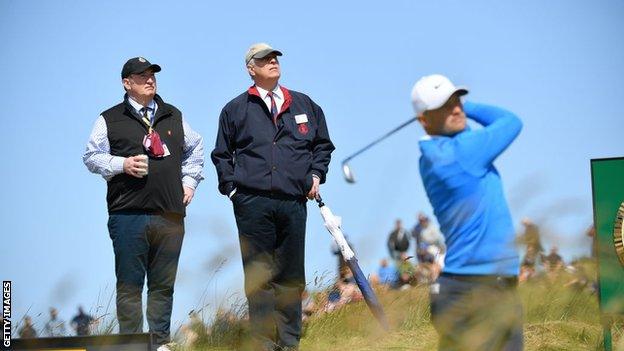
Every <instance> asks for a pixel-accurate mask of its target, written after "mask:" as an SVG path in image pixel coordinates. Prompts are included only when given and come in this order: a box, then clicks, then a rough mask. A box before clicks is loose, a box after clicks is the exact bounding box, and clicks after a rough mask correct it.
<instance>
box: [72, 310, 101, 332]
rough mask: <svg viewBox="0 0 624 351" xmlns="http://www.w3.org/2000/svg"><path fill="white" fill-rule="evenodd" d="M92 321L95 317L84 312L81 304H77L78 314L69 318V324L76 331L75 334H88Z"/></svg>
mask: <svg viewBox="0 0 624 351" xmlns="http://www.w3.org/2000/svg"><path fill="white" fill-rule="evenodd" d="M94 322H95V319H93V317H91V316H90V315H88V314H86V313H84V311H83V309H82V306H78V314H77V315H76V316H75V317H74V318H73V319H72V320H71V326H72V328H74V330H75V331H76V335H77V336H84V335H90V334H91V329H90V327H91V324H92V323H94Z"/></svg>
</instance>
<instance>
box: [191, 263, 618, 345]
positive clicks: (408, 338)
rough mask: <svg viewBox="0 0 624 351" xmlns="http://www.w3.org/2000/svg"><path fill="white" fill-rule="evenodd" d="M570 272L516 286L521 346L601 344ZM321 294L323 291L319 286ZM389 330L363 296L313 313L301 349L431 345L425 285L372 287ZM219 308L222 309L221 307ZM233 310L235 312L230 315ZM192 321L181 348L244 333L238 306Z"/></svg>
mask: <svg viewBox="0 0 624 351" xmlns="http://www.w3.org/2000/svg"><path fill="white" fill-rule="evenodd" d="M572 278H573V277H572V276H570V275H568V274H566V273H562V274H559V275H555V276H552V277H546V276H544V277H541V278H535V279H533V280H531V281H529V282H526V283H523V284H521V285H520V287H519V292H520V296H521V299H522V301H523V306H524V320H525V325H524V339H525V350H602V348H603V345H602V328H601V325H600V311H599V308H598V301H597V297H596V293H595V292H594V291H593V290H592V289H591V285H589V286H586V287H582V288H579V289H575V288H571V287H566V286H564V285H565V283H566V282H567V281H569V280H571V279H572ZM318 294H319V296H321V297H322V294H324V292H319V293H318ZM378 297H379V298H380V300H381V302H382V304H383V306H384V308H385V310H386V313H387V315H388V319H389V320H390V323H391V326H392V328H391V331H390V332H388V333H386V332H384V331H383V330H382V329H381V328H380V327H379V325H378V324H377V322H376V321H375V319H374V318H373V317H372V315H371V313H370V312H369V311H368V309H367V307H366V305H365V304H364V303H363V302H358V303H353V304H348V305H346V306H344V307H342V308H340V309H338V310H336V311H333V312H331V313H318V314H316V315H313V316H312V317H311V318H310V319H309V320H308V322H307V323H306V324H305V326H304V330H303V337H302V340H301V350H303V351H308V350H309V351H317V350H318V351H321V350H322V351H327V350H358V351H373V350H375V351H377V350H435V349H436V348H437V343H438V340H437V339H438V336H437V334H436V332H435V330H434V329H433V327H432V325H431V323H430V321H429V319H430V313H429V296H428V288H427V287H425V286H420V287H414V288H412V289H409V290H405V291H378ZM219 313H222V314H223V313H225V312H224V311H221V312H219ZM234 316H236V318H233V317H234ZM200 324H201V325H195V328H199V329H200V330H202V331H203V333H204V339H202V341H200V342H196V343H195V344H194V346H192V347H191V346H187V347H182V348H181V349H183V350H236V349H238V348H239V347H240V342H241V338H243V337H244V336H245V335H246V323H245V319H244V311H243V310H241V306H237V310H235V311H233V312H231V313H230V314H227V318H222V317H218V316H217V318H216V319H215V320H214V321H212V322H211V323H200ZM623 326H624V324H623V323H622V322H621V321H620V322H619V323H617V324H616V325H615V326H614V328H613V334H614V346H615V349H616V350H624V338H623V337H622V335H623V329H624V327H623Z"/></svg>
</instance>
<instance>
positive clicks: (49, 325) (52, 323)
mask: <svg viewBox="0 0 624 351" xmlns="http://www.w3.org/2000/svg"><path fill="white" fill-rule="evenodd" d="M43 330H44V331H45V335H46V336H49V337H57V336H65V334H66V331H65V321H64V320H62V319H60V318H58V311H57V310H56V308H54V307H50V319H49V320H48V321H47V322H46V324H45V326H44V328H43Z"/></svg>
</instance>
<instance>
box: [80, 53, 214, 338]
mask: <svg viewBox="0 0 624 351" xmlns="http://www.w3.org/2000/svg"><path fill="white" fill-rule="evenodd" d="M156 72H160V66H158V65H155V64H151V63H150V62H149V61H147V60H146V59H144V58H142V57H135V58H132V59H130V60H128V62H126V64H125V65H124V66H123V69H122V71H121V78H122V84H123V87H124V89H125V91H126V94H125V96H124V101H123V102H122V103H120V104H118V105H116V106H113V107H111V108H110V109H108V110H106V111H104V112H102V114H101V115H100V116H99V117H98V119H97V120H96V122H95V126H94V128H93V131H92V132H91V136H90V139H89V142H88V144H87V148H86V151H85V153H84V155H83V161H84V163H85V165H86V166H87V168H88V169H89V170H90V171H91V172H93V173H97V174H100V175H101V176H102V177H103V178H104V179H105V180H106V181H107V185H108V192H107V195H106V200H107V202H108V213H109V219H108V230H109V233H110V237H111V239H112V241H113V249H114V252H115V274H116V276H117V319H118V320H119V332H120V333H121V334H126V333H141V332H143V312H142V302H141V294H142V291H143V282H144V280H145V277H146V276H147V321H148V324H149V331H150V332H152V333H154V334H155V336H156V344H157V345H158V346H160V347H159V350H167V349H168V348H167V346H166V345H165V344H167V343H168V342H169V337H170V324H171V307H172V303H173V286H174V282H175V276H176V272H177V266H178V258H179V257H180V249H181V247H182V239H183V237H184V216H185V207H186V206H187V205H188V204H189V203H190V202H191V200H192V199H193V195H194V193H195V188H196V187H197V185H198V184H199V182H200V181H201V180H202V179H203V175H202V169H203V162H204V161H203V159H204V147H203V141H202V138H201V136H200V135H199V134H197V133H196V132H195V131H193V130H192V129H191V127H190V126H189V125H188V123H186V121H185V120H184V119H183V118H182V113H181V112H180V111H179V110H178V109H177V108H175V107H174V106H172V105H169V104H167V103H165V102H164V101H163V100H162V99H161V97H160V96H158V95H157V94H156V76H155V75H154V73H156Z"/></svg>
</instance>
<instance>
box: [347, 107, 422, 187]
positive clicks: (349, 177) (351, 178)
mask: <svg viewBox="0 0 624 351" xmlns="http://www.w3.org/2000/svg"><path fill="white" fill-rule="evenodd" d="M416 120H417V119H416V117H412V118H410V119H409V120H407V121H406V122H404V123H403V124H401V125H400V126H398V127H396V128H394V129H393V130H391V131H389V132H388V133H386V134H385V135H383V136H382V137H380V138H378V139H377V140H375V141H373V142H372V143H370V144H368V145H366V146H365V147H363V148H362V149H360V150H358V151H357V152H355V153H354V154H352V155H351V156H349V157H347V158H345V159H344V160H342V173H343V174H344V177H345V180H346V181H347V183H355V175H354V174H353V170H351V167H349V164H348V162H349V161H351V159H353V158H354V157H355V156H357V155H359V154H361V153H362V152H364V151H366V150H368V149H370V148H371V147H373V146H374V145H375V144H377V143H379V142H380V141H382V140H384V139H386V138H387V137H389V136H391V135H392V134H394V133H396V132H398V131H399V130H401V129H403V128H404V127H406V126H407V125H409V124H411V123H412V122H414V121H416Z"/></svg>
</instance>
